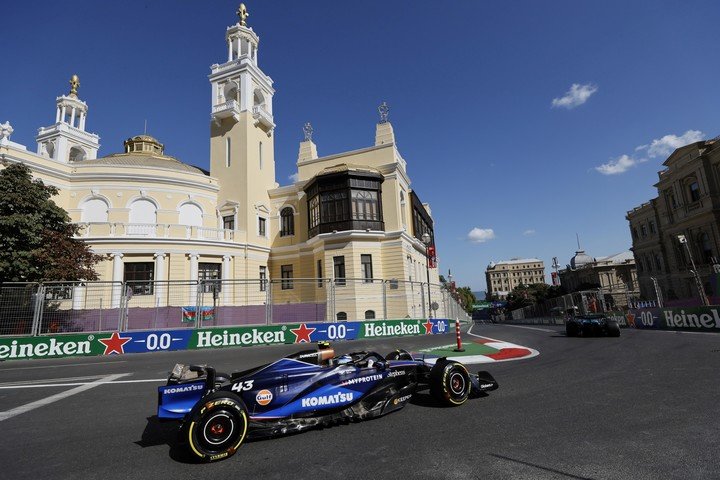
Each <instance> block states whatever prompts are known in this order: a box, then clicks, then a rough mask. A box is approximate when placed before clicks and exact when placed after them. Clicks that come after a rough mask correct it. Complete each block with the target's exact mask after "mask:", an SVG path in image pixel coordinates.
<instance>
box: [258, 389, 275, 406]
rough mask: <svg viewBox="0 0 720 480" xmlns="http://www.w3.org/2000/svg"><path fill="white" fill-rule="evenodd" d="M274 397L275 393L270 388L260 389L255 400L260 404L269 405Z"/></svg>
mask: <svg viewBox="0 0 720 480" xmlns="http://www.w3.org/2000/svg"><path fill="white" fill-rule="evenodd" d="M272 399H273V394H272V392H271V391H270V390H260V391H259V392H258V393H257V395H255V401H256V402H257V403H258V405H267V404H268V403H270V402H272Z"/></svg>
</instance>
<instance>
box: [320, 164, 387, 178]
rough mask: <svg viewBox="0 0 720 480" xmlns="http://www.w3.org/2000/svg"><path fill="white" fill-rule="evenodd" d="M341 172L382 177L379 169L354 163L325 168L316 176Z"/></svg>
mask: <svg viewBox="0 0 720 480" xmlns="http://www.w3.org/2000/svg"><path fill="white" fill-rule="evenodd" d="M341 172H364V173H374V174H378V175H382V174H381V173H380V171H379V170H378V169H377V168H373V167H370V166H368V165H354V164H352V163H340V164H338V165H333V166H331V167H326V168H323V169H322V170H320V171H319V172H318V173H317V175H316V176H320V175H328V174H331V173H341Z"/></svg>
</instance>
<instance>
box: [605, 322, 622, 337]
mask: <svg viewBox="0 0 720 480" xmlns="http://www.w3.org/2000/svg"><path fill="white" fill-rule="evenodd" d="M607 334H608V337H619V336H620V325H618V324H617V323H610V324H608V326H607Z"/></svg>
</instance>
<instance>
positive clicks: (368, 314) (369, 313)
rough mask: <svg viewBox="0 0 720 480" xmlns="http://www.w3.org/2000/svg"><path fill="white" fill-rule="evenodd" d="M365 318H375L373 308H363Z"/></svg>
mask: <svg viewBox="0 0 720 480" xmlns="http://www.w3.org/2000/svg"><path fill="white" fill-rule="evenodd" d="M365 320H375V310H365Z"/></svg>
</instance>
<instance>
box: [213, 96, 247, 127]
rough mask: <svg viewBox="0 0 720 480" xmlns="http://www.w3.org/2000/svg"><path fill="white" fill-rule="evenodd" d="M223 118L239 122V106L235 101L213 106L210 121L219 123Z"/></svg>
mask: <svg viewBox="0 0 720 480" xmlns="http://www.w3.org/2000/svg"><path fill="white" fill-rule="evenodd" d="M223 118H233V119H234V120H235V121H236V122H237V121H240V104H238V102H237V101H235V100H228V101H227V102H225V103H219V104H217V105H215V106H213V107H212V119H213V120H214V121H215V122H218V123H219V122H220V120H222V119H223Z"/></svg>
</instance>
